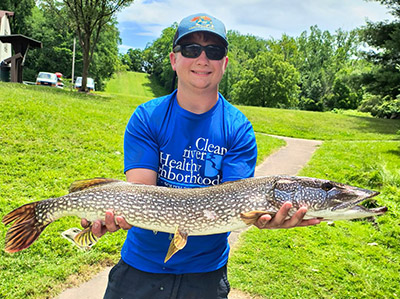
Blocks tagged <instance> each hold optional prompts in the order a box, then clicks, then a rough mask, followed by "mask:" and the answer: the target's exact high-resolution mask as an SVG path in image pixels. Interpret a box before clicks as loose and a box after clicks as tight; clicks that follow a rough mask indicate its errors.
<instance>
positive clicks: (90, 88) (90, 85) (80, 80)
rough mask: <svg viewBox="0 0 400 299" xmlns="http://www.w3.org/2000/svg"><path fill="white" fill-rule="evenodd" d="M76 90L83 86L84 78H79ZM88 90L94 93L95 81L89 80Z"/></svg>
mask: <svg viewBox="0 0 400 299" xmlns="http://www.w3.org/2000/svg"><path fill="white" fill-rule="evenodd" d="M74 86H75V89H79V88H81V86H82V77H77V78H76V80H75V85H74ZM86 88H87V89H88V90H89V91H94V79H93V78H89V77H88V78H87V82H86Z"/></svg>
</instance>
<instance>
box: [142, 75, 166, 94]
mask: <svg viewBox="0 0 400 299" xmlns="http://www.w3.org/2000/svg"><path fill="white" fill-rule="evenodd" d="M149 80H150V83H144V84H143V86H145V87H149V88H150V89H151V91H152V92H153V93H154V96H155V97H157V98H158V97H162V96H165V95H167V94H169V93H170V92H169V91H168V90H167V89H166V88H164V87H163V86H162V85H161V83H160V82H159V81H158V80H157V79H156V78H155V77H154V76H152V75H149Z"/></svg>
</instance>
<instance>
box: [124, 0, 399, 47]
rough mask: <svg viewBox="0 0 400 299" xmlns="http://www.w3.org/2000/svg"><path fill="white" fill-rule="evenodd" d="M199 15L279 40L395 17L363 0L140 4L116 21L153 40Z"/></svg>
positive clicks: (164, 1) (178, 0)
mask: <svg viewBox="0 0 400 299" xmlns="http://www.w3.org/2000/svg"><path fill="white" fill-rule="evenodd" d="M197 12H205V13H209V14H211V15H213V16H215V17H217V18H219V19H221V20H222V21H223V22H224V24H225V26H226V27H227V29H228V30H229V29H232V30H237V31H239V32H240V33H242V34H252V35H256V36H260V37H263V38H269V37H275V38H280V37H281V35H282V34H283V33H286V34H288V35H291V36H297V35H299V34H300V33H301V32H303V31H305V30H308V29H309V28H310V26H312V25H318V27H319V28H320V29H321V30H330V31H335V30H336V29H338V28H342V29H344V30H351V29H354V28H356V27H359V26H361V25H364V24H365V21H366V20H367V19H368V20H371V21H380V20H384V19H392V17H391V15H390V14H389V13H388V12H387V10H386V8H385V7H384V6H382V5H380V4H379V3H377V2H374V1H365V0H286V1H282V0H220V1H216V0H203V1H195V2H192V1H187V0H154V1H148V0H147V1H146V0H136V1H135V2H134V3H133V4H132V5H131V6H130V7H128V8H125V9H124V10H123V11H121V12H120V13H119V14H118V21H119V22H120V23H122V24H129V23H131V24H136V26H138V28H137V30H136V29H135V30H136V35H142V36H143V35H148V36H149V37H152V38H151V39H150V38H149V40H153V39H154V38H157V37H158V36H160V34H161V31H162V30H163V29H164V28H166V27H168V26H171V25H172V24H173V23H174V22H179V21H180V20H181V19H182V18H184V17H186V16H188V15H190V14H193V13H197ZM124 26H126V25H124ZM120 30H121V32H122V31H123V30H125V29H124V28H121V27H120Z"/></svg>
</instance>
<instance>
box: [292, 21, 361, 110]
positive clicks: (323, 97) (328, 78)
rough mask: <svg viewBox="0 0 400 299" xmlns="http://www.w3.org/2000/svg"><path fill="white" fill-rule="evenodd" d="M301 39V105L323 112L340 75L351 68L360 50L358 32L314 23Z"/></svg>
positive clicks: (299, 65)
mask: <svg viewBox="0 0 400 299" xmlns="http://www.w3.org/2000/svg"><path fill="white" fill-rule="evenodd" d="M310 31H311V32H310V33H309V34H308V33H307V32H306V31H304V32H303V33H302V34H301V35H300V37H299V38H297V44H298V51H299V53H300V57H301V58H300V59H297V60H296V63H298V65H295V66H296V68H297V69H298V70H299V71H300V73H301V83H300V86H301V93H300V108H301V109H305V110H316V111H323V110H325V109H326V108H327V106H326V101H328V100H329V99H330V98H331V97H332V95H333V93H334V91H333V87H334V84H335V80H336V77H337V74H338V73H339V72H340V70H342V69H343V68H345V67H347V66H348V65H349V64H350V63H351V60H352V57H353V56H354V54H355V53H356V32H355V31H352V32H350V33H348V32H345V31H342V30H340V29H339V30H337V31H336V32H335V34H331V33H330V32H329V31H321V30H320V29H319V28H318V27H317V26H312V27H311V28H310Z"/></svg>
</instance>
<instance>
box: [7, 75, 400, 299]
mask: <svg viewBox="0 0 400 299" xmlns="http://www.w3.org/2000/svg"><path fill="white" fill-rule="evenodd" d="M164 93H165V91H163V90H162V89H161V88H160V87H158V86H157V85H156V84H155V83H154V82H152V81H151V80H149V78H148V76H147V75H145V74H137V73H125V74H121V75H118V76H116V77H115V78H114V79H112V80H110V82H109V83H108V84H107V87H106V91H105V92H98V93H96V94H94V95H93V94H90V95H86V94H80V93H77V92H71V91H68V90H56V89H51V88H44V87H37V86H24V85H16V84H11V83H0V95H1V97H0V107H1V108H0V127H1V130H0V215H1V216H3V215H5V214H6V213H8V212H9V211H11V210H12V209H14V208H16V207H18V206H20V205H22V204H25V203H28V202H33V201H37V200H42V199H45V198H49V197H57V196H61V195H64V194H66V193H67V190H68V186H69V184H70V183H71V182H73V181H74V180H77V179H84V178H91V177H113V178H120V179H123V178H124V175H123V173H122V169H123V133H124V129H125V125H126V123H127V121H128V120H129V117H130V116H131V114H132V112H133V111H134V109H135V108H136V107H137V105H139V104H140V103H142V102H144V101H147V100H149V99H151V98H153V97H155V96H158V95H162V94H164ZM239 109H241V110H242V111H243V112H244V113H245V114H246V115H247V116H248V117H249V119H250V120H251V121H252V123H253V126H254V128H255V130H256V131H257V132H260V133H269V134H274V135H285V136H293V137H304V138H310V139H321V140H327V141H326V142H325V143H324V144H323V145H322V147H321V148H320V149H319V150H318V151H317V153H316V154H315V155H314V157H313V159H312V160H311V161H310V164H309V165H308V166H307V168H306V169H305V170H303V173H302V174H303V175H310V176H315V177H323V178H330V179H334V180H340V181H342V182H345V183H351V184H355V185H359V186H361V187H367V188H373V189H376V190H379V191H381V192H382V194H381V195H380V196H379V197H378V202H379V204H385V205H387V206H388V207H389V209H390V210H389V212H388V213H387V215H385V216H382V217H379V219H378V220H377V221H376V223H374V222H369V221H356V222H340V223H338V224H337V225H336V226H328V225H326V224H323V225H320V226H318V227H313V228H302V229H293V230H287V231H281V230H279V231H259V230H257V229H251V230H250V231H249V232H247V233H246V234H244V235H243V239H242V246H240V247H239V248H238V249H237V250H236V251H235V253H234V254H233V257H232V258H231V260H230V263H229V275H230V280H231V283H232V285H233V286H234V287H235V288H239V289H241V290H244V291H246V292H249V293H251V294H253V295H258V296H261V297H266V298H307V297H308V298H312V297H314V298H321V297H322V298H324V297H325V298H341V297H343V296H345V297H347V295H348V296H349V297H369V296H378V297H379V296H384V297H385V296H386V297H389V298H390V297H394V296H396V295H399V294H398V291H397V290H396V288H397V286H398V283H397V284H396V283H395V282H396V279H397V282H398V276H396V274H398V273H399V270H400V269H399V266H398V265H399V252H400V250H399V249H400V248H399V241H400V240H399V227H400V226H399V221H398V220H397V219H398V218H399V217H398V216H399V215H398V213H399V212H398V211H399V210H398V200H399V193H400V192H399V188H400V178H399V177H400V174H399V172H398V171H399V170H398V169H399V168H398V167H396V165H400V161H399V156H400V154H399V152H400V148H399V146H400V141H399V140H400V135H399V133H398V131H399V130H400V122H399V121H397V120H378V119H374V118H370V117H366V116H354V115H345V114H333V113H310V112H305V111H292V110H278V109H266V108H254V107H239ZM332 119H333V121H332ZM292 128H293V129H292ZM256 137H257V143H258V147H259V154H260V155H259V158H258V163H260V162H262V160H263V159H264V158H265V157H266V156H267V155H269V154H270V153H271V152H273V151H275V150H277V148H279V147H280V146H282V145H283V143H282V141H280V140H277V139H274V138H271V137H269V136H265V135H264V134H256ZM70 227H79V219H77V218H75V217H68V218H64V219H60V220H58V221H56V222H55V223H53V224H51V225H49V226H48V228H46V230H45V231H44V233H43V234H42V235H41V236H40V238H39V240H38V241H37V242H35V243H34V244H33V245H32V246H31V247H30V248H29V249H27V250H24V251H22V252H20V253H16V254H7V253H5V252H4V251H2V250H1V251H0V298H51V297H54V296H55V295H56V294H57V293H59V292H60V291H61V290H62V289H64V288H66V287H68V286H71V285H75V284H77V283H79V282H81V281H83V280H85V279H88V278H89V277H90V276H91V275H93V274H94V273H95V272H97V271H98V270H99V269H101V267H103V266H104V265H111V264H113V263H115V262H116V261H117V260H118V258H119V250H120V248H121V246H122V243H123V240H124V237H125V232H118V233H116V234H112V235H106V236H104V237H103V238H102V239H101V240H100V241H99V242H98V244H96V246H94V247H93V248H92V249H91V250H90V251H88V252H82V251H80V250H78V249H76V248H75V247H73V246H72V245H71V244H70V243H69V242H68V241H67V240H65V239H63V238H62V237H61V235H60V234H61V232H62V231H64V230H66V229H68V228H70ZM6 230H7V228H6V227H5V226H3V225H0V244H4V237H5V234H6ZM372 243H373V244H375V243H376V245H368V244H372ZM1 246H3V245H1ZM32 282H34V283H32ZM314 282H315V283H314ZM396 292H397V293H396Z"/></svg>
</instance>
